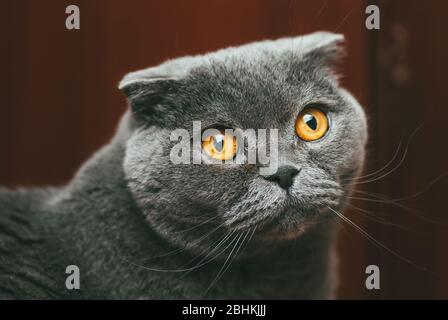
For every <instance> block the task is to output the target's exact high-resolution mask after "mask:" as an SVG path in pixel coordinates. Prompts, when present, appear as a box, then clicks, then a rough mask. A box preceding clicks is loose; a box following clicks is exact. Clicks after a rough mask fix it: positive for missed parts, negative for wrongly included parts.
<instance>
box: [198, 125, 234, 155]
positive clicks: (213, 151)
mask: <svg viewBox="0 0 448 320" xmlns="http://www.w3.org/2000/svg"><path fill="white" fill-rule="evenodd" d="M202 150H204V151H205V152H206V153H207V154H208V155H209V156H210V157H212V158H213V159H216V160H224V161H225V160H230V159H232V158H233V157H235V155H236V153H237V151H238V142H237V139H236V137H234V136H233V135H231V134H228V133H225V132H223V131H221V132H220V133H219V134H215V135H210V136H208V137H207V138H205V139H204V140H203V141H202Z"/></svg>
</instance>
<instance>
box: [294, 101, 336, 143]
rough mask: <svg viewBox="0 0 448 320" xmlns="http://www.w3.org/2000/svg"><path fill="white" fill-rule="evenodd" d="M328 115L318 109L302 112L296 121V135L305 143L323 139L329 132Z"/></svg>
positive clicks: (308, 109)
mask: <svg viewBox="0 0 448 320" xmlns="http://www.w3.org/2000/svg"><path fill="white" fill-rule="evenodd" d="M328 127H329V125H328V118H327V115H326V114H325V113H324V112H323V111H321V110H319V109H317V108H307V109H305V110H304V111H302V112H301V113H300V114H299V116H298V117H297V120H296V125H295V129H296V134H297V135H298V136H299V138H300V139H302V140H305V141H314V140H317V139H320V138H322V137H323V136H324V135H325V133H326V132H327V131H328Z"/></svg>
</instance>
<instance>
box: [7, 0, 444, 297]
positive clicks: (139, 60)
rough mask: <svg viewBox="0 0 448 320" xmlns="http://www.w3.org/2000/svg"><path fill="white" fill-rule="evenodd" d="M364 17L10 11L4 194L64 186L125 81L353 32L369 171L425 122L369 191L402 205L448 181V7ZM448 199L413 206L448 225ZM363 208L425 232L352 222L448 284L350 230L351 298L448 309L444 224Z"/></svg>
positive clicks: (232, 7)
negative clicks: (232, 50) (73, 22)
mask: <svg viewBox="0 0 448 320" xmlns="http://www.w3.org/2000/svg"><path fill="white" fill-rule="evenodd" d="M69 4H77V5H79V6H80V9H81V30H79V31H69V30H66V29H65V18H66V15H65V7H66V6H67V5H69ZM365 6H366V4H365V3H364V2H363V1H359V0H340V1H328V0H318V1H290V0H288V1H286V0H280V1H272V0H271V1H268V0H249V1H224V0H219V1H205V0H201V1H198V0H196V1H180V0H179V1H143V0H141V1H137V0H127V1H119V0H89V1H87V0H77V1H71V0H70V1H66V0H58V1H50V0H41V1H33V0H4V1H3V2H2V4H1V10H0V35H1V40H0V41H1V43H2V45H1V47H2V49H1V50H0V67H1V70H2V71H3V73H2V76H0V81H1V83H0V94H1V95H0V98H1V105H0V183H1V184H4V185H9V186H19V185H24V186H34V185H42V184H61V183H64V182H66V181H67V180H68V179H69V178H70V177H71V176H72V174H73V173H74V171H75V170H76V168H77V167H78V166H79V165H80V164H81V163H82V162H83V161H84V160H85V159H86V158H87V157H88V156H89V155H90V154H91V153H92V152H94V150H96V149H97V148H98V147H99V146H101V145H102V144H104V143H106V142H107V140H108V139H109V138H110V137H111V135H112V134H113V131H114V128H115V125H116V123H117V121H118V119H119V117H120V115H121V114H122V113H123V111H124V110H125V108H126V103H125V99H124V98H123V96H122V95H121V93H120V92H119V91H118V90H117V89H116V87H117V83H118V81H119V80H120V79H121V77H122V76H123V75H124V74H125V73H126V72H129V71H132V70H135V69H139V68H143V67H147V66H150V65H154V64H157V63H159V62H161V61H163V60H165V59H167V58H171V57H176V56H179V55H184V54H195V53H203V52H206V51H208V50H214V49H218V48H221V47H225V46H229V45H236V44H241V43H245V42H248V41H254V40H260V39H265V38H276V37H281V36H288V35H298V34H303V33H307V32H311V31H315V30H323V29H324V30H329V31H335V32H340V33H343V34H345V35H346V38H347V47H348V58H347V60H346V62H345V64H344V66H343V68H342V69H343V73H344V75H345V77H344V79H343V82H344V84H345V85H346V86H347V87H348V88H349V89H350V90H351V91H352V92H353V93H354V94H355V96H356V97H358V98H359V99H360V101H361V102H362V103H363V104H364V105H366V109H367V110H368V113H369V116H370V123H371V140H370V143H369V150H370V153H369V157H368V167H367V168H366V172H371V171H374V170H375V169H378V168H380V167H381V166H382V165H383V164H384V163H386V162H387V161H388V160H389V159H390V158H391V157H392V155H393V154H394V151H395V150H396V148H397V144H398V142H399V140H400V137H405V140H406V139H408V138H409V135H410V133H411V132H412V131H413V130H414V129H415V128H416V127H417V126H418V125H419V124H420V123H421V122H423V120H425V121H426V122H425V126H424V127H423V128H422V129H421V130H420V132H419V133H418V134H417V135H416V136H415V138H414V139H413V141H412V144H411V146H410V148H409V152H408V155H407V158H406V161H405V162H404V163H403V165H402V166H401V167H400V168H399V169H398V170H397V171H396V172H394V174H391V175H390V176H389V177H386V178H385V179H382V180H380V181H379V183H372V184H365V185H360V187H363V190H366V191H369V192H381V193H384V194H386V195H389V196H391V197H401V196H403V195H407V194H410V193H413V192H414V191H418V190H421V189H422V188H423V187H424V185H425V184H427V183H428V182H429V181H430V180H431V179H432V178H434V177H436V176H438V175H440V174H441V173H442V172H444V171H446V167H447V166H446V164H447V163H448V161H447V160H448V155H447V151H446V147H447V143H446V141H445V139H444V138H446V136H447V134H446V132H444V129H445V126H444V124H445V118H446V116H448V114H447V113H448V111H447V108H446V101H448V99H447V98H448V97H447V90H444V88H443V87H442V86H443V80H444V78H443V77H444V70H447V68H446V67H447V62H446V61H447V60H446V58H445V57H446V56H447V54H448V47H447V42H446V40H445V38H446V36H444V34H445V31H446V30H447V22H446V19H444V18H443V12H444V9H447V6H446V5H445V4H444V2H443V1H438V2H437V1H434V2H431V3H430V4H423V5H422V4H419V5H418V6H417V3H416V2H409V1H401V0H400V1H394V2H393V4H392V2H391V1H390V2H386V1H384V2H380V8H381V18H382V20H381V22H382V29H381V30H380V31H367V30H365V28H364V19H365V13H364V10H365ZM445 11H446V10H445ZM403 34H405V36H403ZM403 37H404V38H403ZM397 65H398V66H397ZM397 79H398V80H397ZM403 79H404V80H403ZM397 81H398V83H397ZM446 190H447V182H446V180H442V181H441V182H439V183H438V184H437V185H436V186H435V187H433V188H432V189H431V190H430V191H429V192H427V193H425V194H423V195H422V196H421V197H418V198H417V199H416V200H415V201H413V202H410V203H409V202H407V203H406V204H408V205H410V206H412V207H413V208H418V209H422V211H423V214H424V215H425V216H428V217H432V218H436V217H439V218H440V217H441V218H443V216H444V215H445V214H446V212H445V209H444V208H445V205H444V203H443V201H442V200H443V198H442V197H443V195H444V194H445V193H446V192H444V191H446ZM358 196H359V195H358ZM356 205H357V206H360V207H363V208H366V209H367V210H370V211H373V212H375V213H382V214H385V215H386V217H387V219H388V221H389V220H393V221H395V222H398V223H400V224H401V225H406V226H407V225H412V224H415V226H414V227H413V228H414V231H412V232H405V231H401V229H399V228H396V227H389V226H386V225H383V224H378V223H377V222H373V221H370V220H368V219H367V218H366V217H364V216H361V215H360V213H359V212H355V211H351V212H350V213H349V214H348V216H349V217H350V218H352V219H353V220H354V221H355V222H357V223H359V224H360V225H361V226H363V228H366V230H367V231H368V232H369V233H371V234H372V235H373V236H374V237H375V238H376V239H378V240H379V241H381V242H382V243H384V244H385V245H387V246H388V247H390V248H391V249H393V250H394V251H396V252H398V253H399V254H400V255H403V256H404V257H406V258H409V259H410V260H412V262H413V263H415V264H419V265H424V266H427V267H428V269H430V270H431V271H432V272H434V273H436V274H438V276H437V277H434V276H432V275H431V273H430V272H426V271H422V270H421V269H419V268H417V267H415V266H412V265H411V264H410V263H407V262H404V261H402V260H400V259H399V258H397V257H395V256H393V255H392V254H390V253H388V252H387V250H385V249H378V248H376V247H375V246H374V245H372V244H370V243H369V242H368V241H367V240H365V239H364V238H363V237H362V236H360V235H359V234H358V233H357V232H355V231H354V230H353V229H350V226H346V227H345V228H346V229H347V233H346V232H344V231H342V233H341V241H340V244H339V248H340V251H341V256H342V258H341V267H340V269H341V277H342V278H341V288H340V290H339V296H340V297H342V298H397V297H423V298H434V297H438V298H441V297H444V298H448V289H446V288H448V276H447V275H444V273H443V272H444V271H445V270H446V269H447V267H448V259H447V257H446V254H445V253H446V249H445V248H444V243H446V241H447V236H446V231H447V230H446V227H442V226H441V225H440V223H439V224H434V223H424V222H423V221H422V219H417V218H415V217H414V216H412V215H411V213H409V212H407V211H404V210H402V209H400V208H397V207H395V206H393V205H390V204H387V205H385V204H381V205H380V204H377V203H370V204H369V203H364V202H359V201H358V202H357V203H356ZM397 217H398V218H397ZM374 218H376V216H374ZM394 219H395V220H394ZM397 219H398V220H397ZM445 220H448V219H445ZM368 264H377V265H379V266H380V268H381V272H382V273H381V275H382V282H381V284H382V289H381V290H380V291H377V292H372V291H370V292H369V291H367V290H366V289H365V288H364V279H365V274H364V269H365V267H366V265H368Z"/></svg>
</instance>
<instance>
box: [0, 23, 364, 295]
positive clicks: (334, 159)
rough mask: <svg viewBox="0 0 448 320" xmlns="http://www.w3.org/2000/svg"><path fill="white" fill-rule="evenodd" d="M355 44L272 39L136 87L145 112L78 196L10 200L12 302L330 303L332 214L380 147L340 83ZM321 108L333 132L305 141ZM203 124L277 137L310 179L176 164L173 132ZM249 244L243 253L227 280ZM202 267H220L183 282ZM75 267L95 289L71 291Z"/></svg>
mask: <svg viewBox="0 0 448 320" xmlns="http://www.w3.org/2000/svg"><path fill="white" fill-rule="evenodd" d="M342 40H343V37H342V36H341V35H336V34H331V33H326V32H319V33H314V34H311V35H307V36H304V37H296V38H287V39H280V40H276V41H264V42H258V43H254V44H248V45H244V46H241V47H235V48H228V49H224V50H220V51H217V52H215V53H211V54H207V55H204V56H195V57H186V58H180V59H176V60H171V61H168V62H166V63H164V64H162V65H160V66H158V67H155V68H149V69H146V70H143V71H139V72H135V73H131V74H129V75H128V76H126V77H125V78H124V79H123V81H122V82H121V83H120V88H121V89H122V90H123V91H124V92H125V94H126V95H127V96H128V97H129V102H130V106H131V111H130V112H127V113H126V114H125V116H124V117H123V119H122V121H121V124H120V126H119V129H118V131H117V134H116V136H115V137H114V138H113V139H112V141H111V142H110V144H109V145H107V146H105V147H104V148H103V149H102V150H100V151H99V152H98V153H97V154H96V155H95V156H94V157H93V158H91V159H90V160H88V161H87V162H86V164H85V165H84V166H83V167H82V168H81V169H80V170H79V172H78V173H77V174H76V176H75V177H74V178H73V180H72V181H71V182H70V183H69V184H68V185H67V186H65V187H62V188H55V189H48V190H43V189H38V190H23V191H10V190H3V191H1V192H0V297H2V298H83V299H89V298H110V299H114V298H126V299H194V298H199V299H200V298H206V299H216V298H230V299H237V298H248V299H252V298H288V299H289V298H292V299H296V298H307V299H312V298H329V297H331V294H332V289H333V281H332V273H333V267H332V266H333V264H332V260H331V259H330V256H331V249H332V245H333V243H334V235H335V226H334V216H333V215H332V214H331V213H329V212H328V209H327V206H330V207H333V208H335V209H337V210H341V209H343V206H344V199H345V197H344V196H346V195H347V194H348V193H349V192H350V188H351V187H350V179H351V178H353V177H355V176H356V175H357V174H358V173H359V172H360V170H361V167H362V163H363V158H364V145H365V142H366V120H365V116H364V112H363V110H362V108H361V107H360V106H359V104H358V103H357V102H356V100H355V99H354V98H353V97H352V96H351V95H350V94H349V93H348V92H346V91H345V90H344V89H342V88H340V87H339V84H338V80H337V76H336V74H335V73H334V72H333V71H332V70H333V69H332V65H333V62H335V61H336V60H337V59H338V57H339V56H340V53H341V50H340V43H341V41H342ZM310 103H320V104H322V105H324V108H325V111H326V112H327V113H328V116H329V118H330V123H331V127H330V131H329V132H328V133H327V135H326V136H325V137H324V138H322V139H320V140H317V141H314V142H304V141H301V140H300V139H298V138H297V136H296V135H295V132H294V122H295V119H296V117H297V115H298V114H299V113H300V111H301V110H302V109H303V108H304V107H305V106H307V105H308V104H310ZM194 120H201V121H202V123H203V126H207V125H213V124H222V125H224V126H230V127H234V128H241V129H248V128H254V129H257V128H266V129H269V128H277V129H279V137H280V141H279V148H280V149H279V156H280V157H279V159H280V160H279V161H280V163H279V165H292V166H295V167H297V168H301V169H302V171H301V172H300V174H299V175H298V176H297V177H295V180H294V184H293V186H292V189H291V190H290V192H289V194H287V193H286V192H285V191H284V190H282V189H281V188H280V187H279V186H277V185H276V184H275V183H273V182H271V181H267V180H265V179H263V178H262V177H261V176H260V175H259V173H258V168H257V165H236V164H222V165H205V164H202V165H199V164H195V165H193V164H191V165H183V164H182V165H181V164H173V163H172V162H170V159H169V154H170V149H171V147H172V146H173V145H174V143H175V142H171V141H170V139H169V135H170V132H171V130H173V129H176V128H185V129H188V130H191V127H192V121H194ZM252 232H253V237H252V238H251V240H250V241H248V240H249V237H250V235H251V234H252ZM226 235H230V236H227V238H226ZM223 237H224V241H221V240H222V239H223ZM238 239H239V241H238V243H239V244H241V243H243V244H244V248H242V249H241V250H240V251H239V252H238V255H237V256H236V258H235V259H234V258H233V257H234V256H235V254H233V255H232V259H231V261H232V265H231V266H230V267H229V268H228V269H227V271H226V272H225V273H224V275H223V277H222V278H221V279H220V280H219V281H217V282H216V283H214V279H215V277H216V275H217V273H218V271H219V270H220V269H221V267H222V266H223V264H224V262H225V260H226V258H227V257H228V256H229V254H230V253H231V249H232V248H233V247H234V245H235V244H236V243H237V240H238ZM243 240H244V241H243ZM220 241H221V242H220ZM232 241H233V242H232ZM219 245H221V246H220V247H218V248H220V250H216V249H213V248H216V247H217V246H219ZM233 253H235V252H233ZM204 257H206V258H205V261H208V258H214V259H213V260H212V261H208V263H207V264H204V265H203V266H201V267H199V268H197V269H194V268H193V269H192V270H191V271H190V272H184V271H182V270H179V269H189V268H191V267H192V266H195V265H198V264H200V261H201V259H203V258H204ZM189 262H191V263H189ZM71 264H74V265H77V266H79V268H80V270H81V290H73V291H70V290H67V289H66V288H65V277H66V276H67V275H66V274H65V273H64V272H65V268H66V266H67V265H71ZM176 270H177V272H175V271H176ZM212 283H214V285H213V286H211V287H210V284H212Z"/></svg>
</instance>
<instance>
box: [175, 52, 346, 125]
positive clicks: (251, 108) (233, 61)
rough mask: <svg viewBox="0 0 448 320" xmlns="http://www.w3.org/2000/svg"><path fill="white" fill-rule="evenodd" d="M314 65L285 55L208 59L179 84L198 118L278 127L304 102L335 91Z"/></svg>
mask: <svg viewBox="0 0 448 320" xmlns="http://www.w3.org/2000/svg"><path fill="white" fill-rule="evenodd" d="M313 68H314V67H311V68H310V67H309V66H308V65H307V62H306V61H301V60H300V59H298V60H295V62H294V64H291V59H290V58H289V57H272V58H268V57H266V56H265V57H260V58H259V59H251V58H249V57H248V58H245V57H241V56H231V57H228V58H227V59H225V60H214V59H210V61H209V63H207V64H203V65H201V66H199V67H197V68H195V69H194V70H193V71H192V72H191V74H190V76H189V77H188V78H187V80H186V81H185V82H184V83H185V86H186V92H185V95H184V97H185V98H186V99H187V100H189V101H191V104H192V105H194V106H195V108H193V110H195V111H196V112H197V116H198V118H203V119H204V118H205V119H206V120H209V121H211V122H213V121H214V122H218V123H219V122H228V123H232V124H234V125H238V126H240V127H242V128H244V129H246V128H270V127H278V126H280V125H281V124H283V123H285V122H288V120H290V117H291V116H292V117H294V115H296V114H297V112H298V110H299V108H300V107H301V106H303V105H304V104H306V103H308V102H313V101H316V100H317V99H319V98H322V97H324V96H335V95H337V92H335V90H334V87H333V86H332V81H331V80H332V79H325V77H322V73H319V72H317V71H318V70H315V69H313Z"/></svg>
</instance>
